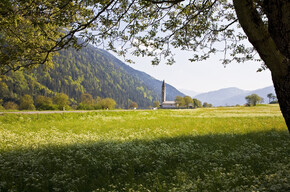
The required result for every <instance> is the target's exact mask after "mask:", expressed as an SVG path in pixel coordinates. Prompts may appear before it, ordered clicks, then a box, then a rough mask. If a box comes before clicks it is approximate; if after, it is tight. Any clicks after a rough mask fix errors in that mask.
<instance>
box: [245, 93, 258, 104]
mask: <svg viewBox="0 0 290 192" xmlns="http://www.w3.org/2000/svg"><path fill="white" fill-rule="evenodd" d="M245 99H246V100H247V104H248V105H249V106H251V105H254V106H255V105H257V104H258V103H260V102H261V97H260V96H259V95H257V94H252V95H248V96H246V97H245Z"/></svg>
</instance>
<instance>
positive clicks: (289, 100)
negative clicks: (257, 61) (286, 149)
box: [233, 0, 290, 132]
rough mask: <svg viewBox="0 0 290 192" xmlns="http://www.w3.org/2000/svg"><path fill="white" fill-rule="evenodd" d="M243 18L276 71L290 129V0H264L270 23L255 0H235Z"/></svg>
mask: <svg viewBox="0 0 290 192" xmlns="http://www.w3.org/2000/svg"><path fill="white" fill-rule="evenodd" d="M233 3H234V7H235V10H236V13H237V16H238V19H239V22H240V24H241V26H242V28H243V30H244V32H245V33H246V35H247V36H248V40H249V41H250V42H251V44H252V45H253V46H254V47H255V49H256V50H257V52H258V53H259V55H260V57H261V59H262V60H263V61H264V62H265V64H266V65H267V67H268V68H269V69H270V71H271V73H272V80H273V83H274V87H275V90H276V94H277V97H278V100H279V104H280V108H281V112H282V114H283V116H284V119H285V121H286V124H287V127H288V130H289V132H290V20H289V18H290V11H289V10H290V1H289V0H264V1H262V3H263V10H264V12H265V14H266V16H267V18H268V24H266V23H265V22H264V21H263V20H262V18H261V15H260V12H259V11H257V7H256V5H255V3H254V1H253V0H233Z"/></svg>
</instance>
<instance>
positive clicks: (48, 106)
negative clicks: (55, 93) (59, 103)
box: [35, 95, 56, 110]
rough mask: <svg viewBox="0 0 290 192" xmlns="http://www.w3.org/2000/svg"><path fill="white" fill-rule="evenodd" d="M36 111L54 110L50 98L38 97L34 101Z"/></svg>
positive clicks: (54, 107)
mask: <svg viewBox="0 0 290 192" xmlns="http://www.w3.org/2000/svg"><path fill="white" fill-rule="evenodd" d="M35 105H36V109H38V110H54V109H56V106H55V105H53V103H52V98H50V97H46V96H43V95H38V96H37V97H36V99H35Z"/></svg>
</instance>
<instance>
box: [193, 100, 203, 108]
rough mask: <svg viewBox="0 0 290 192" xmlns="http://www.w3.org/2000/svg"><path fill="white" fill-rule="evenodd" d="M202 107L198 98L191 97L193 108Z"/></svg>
mask: <svg viewBox="0 0 290 192" xmlns="http://www.w3.org/2000/svg"><path fill="white" fill-rule="evenodd" d="M201 107H202V103H201V101H200V100H198V99H196V98H193V108H201Z"/></svg>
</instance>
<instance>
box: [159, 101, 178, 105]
mask: <svg viewBox="0 0 290 192" xmlns="http://www.w3.org/2000/svg"><path fill="white" fill-rule="evenodd" d="M175 103H176V102H175V101H164V102H162V104H175Z"/></svg>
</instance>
